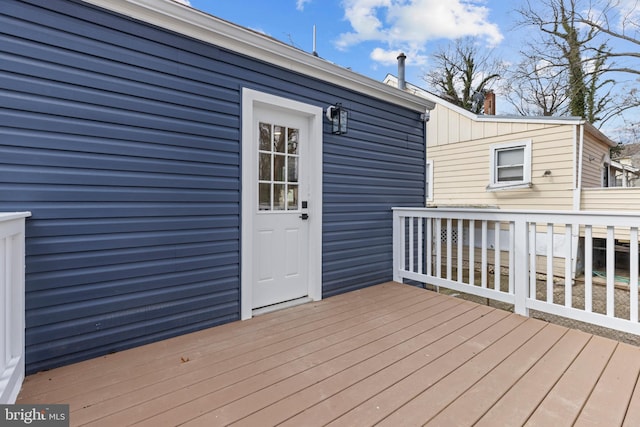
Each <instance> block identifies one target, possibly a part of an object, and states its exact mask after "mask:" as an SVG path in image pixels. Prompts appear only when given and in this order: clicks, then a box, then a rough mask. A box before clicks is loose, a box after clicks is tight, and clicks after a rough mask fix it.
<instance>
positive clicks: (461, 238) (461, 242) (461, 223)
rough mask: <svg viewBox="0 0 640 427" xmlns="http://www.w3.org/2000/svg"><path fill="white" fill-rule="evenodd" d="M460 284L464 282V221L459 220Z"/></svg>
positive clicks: (458, 263) (458, 264) (458, 265)
mask: <svg viewBox="0 0 640 427" xmlns="http://www.w3.org/2000/svg"><path fill="white" fill-rule="evenodd" d="M457 242H458V245H457V249H458V262H457V267H458V270H457V271H458V282H462V247H463V245H464V221H463V220H462V219H459V220H458V239H457Z"/></svg>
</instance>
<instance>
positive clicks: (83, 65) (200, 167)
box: [0, 0, 424, 372]
mask: <svg viewBox="0 0 640 427" xmlns="http://www.w3.org/2000/svg"><path fill="white" fill-rule="evenodd" d="M0 58H1V60H0V101H1V102H0V210H2V211H14V210H16V211H17V210H19V211H23V210H29V211H31V212H32V218H31V219H30V220H29V221H27V233H26V234H27V247H26V251H27V275H26V289H27V295H26V306H27V333H26V345H27V348H26V354H27V372H35V371H38V370H41V369H46V368H52V367H54V366H59V365H63V364H67V363H71V362H74V361H79V360H83V359H87V358H90V357H95V356H99V355H102V354H106V353H109V352H113V351H118V350H121V349H124V348H128V347H132V346H136V345H140V344H144V343H147V342H151V341H156V340H161V339H164V338H167V337H170V336H175V335H179V334H182V333H186V332H190V331H194V330H197V329H202V328H206V327H210V326H214V325H217V324H221V323H225V322H229V321H232V320H235V319H238V318H239V312H240V307H239V298H240V296H239V289H240V277H239V274H240V247H239V246H240V234H239V233H240V224H241V218H240V200H241V198H240V191H241V182H240V176H241V164H240V126H241V123H240V99H241V96H240V93H241V89H242V87H251V88H253V89H257V90H262V91H265V92H269V93H273V94H277V95H280V96H285V97H289V98H291V99H295V100H298V101H303V102H307V103H310V104H314V105H319V106H322V107H323V108H324V107H326V106H328V105H330V104H333V103H335V102H342V104H343V106H345V107H346V108H347V109H348V110H349V114H350V116H349V133H348V134H347V135H344V136H334V135H330V134H329V123H328V122H326V123H325V128H324V130H325V135H324V159H323V161H324V172H323V173H324V176H323V179H324V201H323V202H324V231H323V239H324V240H323V285H324V295H325V296H328V295H333V294H336V293H340V292H345V291H348V290H350V289H353V288H355V287H362V286H367V285H372V284H375V283H380V282H383V281H387V280H390V279H391V277H392V270H391V254H392V245H391V241H392V228H391V225H392V224H391V209H390V208H391V207H392V206H396V205H403V206H421V205H422V202H423V200H424V143H423V141H424V137H423V125H422V123H421V122H420V121H419V113H417V112H413V111H408V110H406V109H403V108H400V107H396V106H393V105H391V104H389V103H386V102H383V101H379V100H375V99H373V98H371V97H368V96H365V95H362V94H357V93H353V92H351V91H348V90H345V89H342V88H338V87H336V86H333V85H330V84H329V83H324V82H319V81H317V80H313V79H310V78H307V77H305V76H302V75H298V74H294V73H291V72H288V71H285V70H283V69H281V68H278V67H275V66H271V65H267V64H264V63H261V62H259V61H256V60H253V59H251V58H248V57H244V56H240V55H237V54H233V53H232V52H229V51H226V50H224V49H221V48H218V47H215V46H211V45H208V44H205V43H201V42H198V41H195V40H192V39H190V38H187V37H182V36H180V35H177V34H174V33H172V32H168V31H163V30H162V29H159V28H156V27H153V26H149V25H145V24H143V23H140V22H136V21H134V20H131V19H127V18H123V17H121V16H118V15H115V14H112V13H108V12H105V11H103V10H100V9H97V8H94V7H92V6H88V5H86V4H83V3H81V2H75V1H64V0H54V1H50V0H29V1H17V0H8V1H3V2H2V3H0ZM312 244H313V243H312Z"/></svg>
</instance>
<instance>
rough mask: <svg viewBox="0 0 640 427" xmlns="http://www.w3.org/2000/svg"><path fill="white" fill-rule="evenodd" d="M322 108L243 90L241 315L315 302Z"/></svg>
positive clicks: (317, 291) (317, 293)
mask: <svg viewBox="0 0 640 427" xmlns="http://www.w3.org/2000/svg"><path fill="white" fill-rule="evenodd" d="M322 111H323V110H322V108H320V107H317V106H314V105H309V104H305V103H301V102H298V101H293V100H290V99H287V98H283V97H279V96H275V95H271V94H266V93H263V92H258V91H255V90H252V89H246V88H245V89H243V91H242V229H241V231H242V258H241V264H242V269H241V299H240V304H241V317H242V318H243V319H248V318H250V317H252V316H253V314H254V310H255V309H263V310H261V311H265V310H270V309H273V308H276V307H282V306H285V305H288V304H292V303H294V302H300V301H304V300H307V299H309V300H320V299H322V118H323V117H324V116H323V113H322ZM281 303H285V304H281ZM265 307H266V308H265Z"/></svg>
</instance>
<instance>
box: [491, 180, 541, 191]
mask: <svg viewBox="0 0 640 427" xmlns="http://www.w3.org/2000/svg"><path fill="white" fill-rule="evenodd" d="M523 188H531V183H530V182H519V183H517V184H489V185H487V187H486V190H487V191H488V192H494V191H507V190H520V189H523Z"/></svg>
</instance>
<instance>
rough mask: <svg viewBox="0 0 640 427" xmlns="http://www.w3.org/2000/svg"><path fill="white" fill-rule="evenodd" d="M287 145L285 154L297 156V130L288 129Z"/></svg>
mask: <svg viewBox="0 0 640 427" xmlns="http://www.w3.org/2000/svg"><path fill="white" fill-rule="evenodd" d="M288 131H289V132H288V136H289V138H288V143H287V152H288V153H289V154H298V138H299V131H298V129H292V128H289V129H288Z"/></svg>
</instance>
